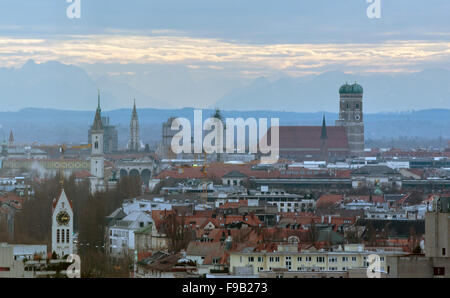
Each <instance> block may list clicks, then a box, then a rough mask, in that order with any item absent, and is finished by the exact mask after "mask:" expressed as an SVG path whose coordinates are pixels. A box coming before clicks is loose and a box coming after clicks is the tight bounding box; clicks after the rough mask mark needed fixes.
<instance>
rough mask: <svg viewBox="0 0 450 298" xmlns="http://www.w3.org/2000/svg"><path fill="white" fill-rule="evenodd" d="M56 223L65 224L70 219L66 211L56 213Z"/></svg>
mask: <svg viewBox="0 0 450 298" xmlns="http://www.w3.org/2000/svg"><path fill="white" fill-rule="evenodd" d="M56 221H57V222H58V224H60V225H63V226H66V225H67V224H68V223H69V221H70V215H69V214H68V213H67V212H66V211H61V212H59V213H58V215H56Z"/></svg>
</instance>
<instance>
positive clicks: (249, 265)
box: [230, 244, 399, 275]
mask: <svg viewBox="0 0 450 298" xmlns="http://www.w3.org/2000/svg"><path fill="white" fill-rule="evenodd" d="M372 254H376V255H378V256H379V261H380V268H379V269H380V271H381V272H386V270H387V267H386V257H387V256H391V255H398V254H399V252H393V251H389V252H388V251H368V250H365V249H364V245H363V244H357V245H353V244H348V245H344V247H343V248H342V249H338V250H333V251H317V250H316V249H314V251H313V250H311V251H308V250H304V251H299V249H298V245H297V244H286V245H279V246H278V249H277V251H273V252H266V251H253V248H246V249H244V250H242V251H240V252H232V253H230V272H231V274H238V275H239V274H240V272H242V271H244V272H251V273H252V274H253V275H258V274H259V273H260V272H271V271H274V270H276V269H286V270H288V271H299V272H346V271H348V270H349V269H356V268H367V267H368V266H369V256H370V255H372Z"/></svg>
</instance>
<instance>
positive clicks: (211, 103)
mask: <svg viewBox="0 0 450 298" xmlns="http://www.w3.org/2000/svg"><path fill="white" fill-rule="evenodd" d="M86 68H88V69H89V71H86V70H84V68H83V67H79V66H74V65H66V64H62V63H59V62H56V61H50V62H46V63H42V64H37V63H35V62H34V61H33V60H29V61H28V62H27V63H25V64H24V65H23V66H22V67H20V68H0V95H1V98H2V104H1V106H0V110H2V111H17V110H19V109H22V108H28V107H37V108H55V109H64V110H92V109H94V108H95V106H96V104H97V88H100V89H101V94H102V95H101V98H102V108H103V109H104V110H111V109H119V108H128V107H131V105H132V98H136V99H137V103H138V106H140V107H146V108H183V107H202V108H206V107H208V108H214V107H219V108H221V109H225V110H247V111H248V110H274V111H295V112H317V111H327V112H337V111H338V101H339V94H338V90H339V87H340V85H341V84H343V83H345V82H350V83H352V82H354V81H357V82H358V83H360V84H361V85H362V86H363V87H364V105H365V106H364V110H365V112H366V113H367V112H368V113H375V112H395V111H411V110H421V109H450V71H448V70H443V69H429V70H424V71H421V72H416V73H406V74H396V75H391V74H372V75H358V74H346V73H343V72H338V71H332V72H324V73H322V74H320V75H317V76H307V77H300V78H294V77H286V76H281V77H279V78H278V79H273V78H266V77H259V78H256V79H249V78H246V79H241V78H235V79H230V78H226V76H225V75H224V74H222V77H223V78H222V79H221V75H220V71H218V70H210V73H207V72H206V73H205V72H203V73H199V71H197V70H195V69H189V68H188V67H185V66H177V65H173V66H170V67H166V66H164V67H161V66H158V65H152V64H145V65H128V66H127V69H128V70H129V72H128V73H126V74H119V75H117V74H111V72H109V71H105V73H104V74H103V75H98V73H99V72H98V70H97V72H94V71H92V69H94V66H92V65H91V66H89V67H86ZM97 68H99V67H97ZM89 72H91V73H95V75H92V74H91V75H89V74H88V73H89Z"/></svg>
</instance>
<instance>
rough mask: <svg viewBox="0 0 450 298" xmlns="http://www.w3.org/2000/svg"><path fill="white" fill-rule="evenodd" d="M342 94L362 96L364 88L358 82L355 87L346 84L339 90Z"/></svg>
mask: <svg viewBox="0 0 450 298" xmlns="http://www.w3.org/2000/svg"><path fill="white" fill-rule="evenodd" d="M339 93H340V94H362V93H363V87H362V86H361V85H359V84H357V83H356V82H355V83H354V84H353V85H349V84H347V83H345V84H344V85H342V86H341V88H339Z"/></svg>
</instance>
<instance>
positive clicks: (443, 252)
mask: <svg viewBox="0 0 450 298" xmlns="http://www.w3.org/2000/svg"><path fill="white" fill-rule="evenodd" d="M442 255H443V256H445V248H442Z"/></svg>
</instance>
